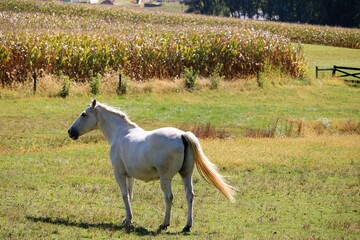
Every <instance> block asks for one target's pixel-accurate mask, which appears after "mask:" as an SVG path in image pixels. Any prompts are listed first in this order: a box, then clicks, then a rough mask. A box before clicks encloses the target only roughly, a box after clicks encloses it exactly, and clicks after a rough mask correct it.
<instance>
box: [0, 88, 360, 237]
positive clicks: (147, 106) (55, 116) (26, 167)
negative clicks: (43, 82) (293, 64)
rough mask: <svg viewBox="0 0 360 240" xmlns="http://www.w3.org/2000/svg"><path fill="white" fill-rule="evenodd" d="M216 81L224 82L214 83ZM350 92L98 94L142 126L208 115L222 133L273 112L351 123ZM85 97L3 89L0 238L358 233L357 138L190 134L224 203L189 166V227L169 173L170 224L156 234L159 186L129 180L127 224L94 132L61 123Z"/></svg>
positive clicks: (354, 112) (354, 109) (354, 99)
mask: <svg viewBox="0 0 360 240" xmlns="http://www.w3.org/2000/svg"><path fill="white" fill-rule="evenodd" d="M224 88H225V87H224ZM359 98H360V95H359V89H357V88H350V87H348V86H346V85H343V84H338V85H336V86H332V85H328V84H313V85H310V86H301V85H286V86H281V87H280V86H278V87H273V88H271V89H249V90H246V89H245V90H241V89H232V90H229V91H225V90H224V89H218V90H214V91H210V90H202V91H197V92H193V93H186V92H182V93H162V94H155V93H149V94H135V95H128V96H124V97H116V96H105V95H100V96H99V97H98V100H100V101H102V102H106V103H109V104H110V105H113V106H118V107H120V108H121V109H123V110H124V111H125V112H127V113H128V114H129V116H130V118H131V119H132V120H133V121H135V122H136V123H138V124H139V125H140V126H142V127H144V128H145V129H152V128H154V127H160V126H181V124H183V123H194V124H195V123H211V124H213V125H214V126H216V127H219V128H222V127H225V128H227V129H228V130H230V131H232V132H237V131H239V132H241V131H242V129H243V128H245V127H248V126H266V125H267V124H268V123H270V122H272V121H273V119H274V118H276V117H278V116H282V117H291V118H295V119H302V120H304V121H318V119H320V118H321V119H323V118H327V119H329V120H330V121H336V120H347V119H353V120H357V121H358V120H359V118H360V112H359V111H360V109H359V107H358V104H357V103H358V102H359V100H360V99H359ZM89 103H90V97H87V96H79V95H74V96H70V97H69V98H67V99H60V98H48V97H44V96H38V97H33V96H27V97H22V96H20V95H18V93H12V92H11V91H8V90H4V91H2V94H1V99H0V104H1V106H2V107H1V110H0V121H1V122H0V159H1V160H0V169H1V171H0V182H1V185H0V201H1V202H2V204H1V206H0V209H1V211H0V238H3V239H19V238H21V239H49V238H59V239H78V238H95V239H96V238H105V239H109V238H124V237H126V238H130V239H132V238H138V237H144V236H146V237H149V238H152V237H154V236H155V235H156V238H159V239H167V238H177V239H182V238H186V239H187V238H192V239H219V238H222V239H239V238H245V239H253V238H280V239H283V238H301V239H303V238H313V239H314V238H349V239H356V238H357V237H358V236H359V232H360V217H359V211H360V209H359V204H358V199H359V195H360V192H359V189H360V188H359V187H360V181H359V172H360V159H359V156H360V141H359V140H360V137H359V135H339V134H325V135H321V136H316V134H314V135H309V136H303V137H298V138H275V139H249V138H243V137H241V134H238V135H237V134H235V135H234V136H233V138H231V139H228V140H218V139H202V140H201V143H202V145H203V148H204V151H205V153H206V154H207V156H208V157H209V158H210V159H211V160H212V161H213V162H214V163H216V164H217V165H218V166H219V169H220V171H221V173H222V174H223V175H224V176H226V178H227V179H228V181H229V182H230V183H231V184H233V185H234V186H236V187H237V188H238V189H239V192H238V194H237V196H236V203H235V204H232V203H230V202H228V201H227V200H226V199H225V197H223V196H222V195H221V194H220V193H219V192H218V191H217V190H216V189H215V188H213V187H212V186H211V185H209V184H207V183H206V182H205V181H204V180H203V179H201V177H200V176H199V175H198V173H197V172H196V173H195V179H194V187H195V196H196V197H195V207H194V219H195V220H194V226H193V231H192V232H191V233H190V234H188V235H183V234H182V233H181V232H180V231H181V229H182V227H183V225H184V224H185V221H186V203H185V198H184V191H183V187H182V184H181V180H180V178H179V177H178V176H177V177H175V179H174V183H173V185H174V186H173V188H174V189H173V190H174V195H175V200H174V207H173V212H172V218H171V226H170V227H169V229H168V230H167V231H164V232H162V233H160V234H157V233H156V230H157V227H158V225H159V224H160V223H161V222H162V219H163V214H164V202H163V196H162V192H161V190H160V187H159V183H158V182H157V181H156V182H152V183H143V182H140V181H138V182H137V184H136V187H135V196H134V201H133V203H132V206H133V213H134V219H133V220H134V222H135V224H134V229H132V231H130V232H127V231H126V230H125V229H122V228H121V227H120V223H121V221H122V218H123V217H124V212H125V210H124V206H123V203H122V200H121V197H120V194H119V190H118V186H117V184H116V182H115V180H114V177H113V175H112V168H111V164H110V161H109V158H108V151H109V147H108V144H107V143H106V141H105V140H104V138H103V137H102V136H101V135H100V133H99V132H94V133H90V134H88V135H85V136H83V137H82V138H80V140H78V141H72V140H71V139H69V138H68V137H67V128H68V127H69V126H70V124H71V123H72V122H73V120H74V119H75V118H76V117H77V115H78V114H79V113H80V112H81V111H82V110H83V109H84V108H85V107H86V106H87V105H88V104H89Z"/></svg>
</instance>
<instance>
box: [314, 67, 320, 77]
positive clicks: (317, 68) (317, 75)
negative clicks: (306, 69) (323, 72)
mask: <svg viewBox="0 0 360 240" xmlns="http://www.w3.org/2000/svg"><path fill="white" fill-rule="evenodd" d="M315 71H316V73H315V75H316V79H317V78H318V77H319V74H318V71H319V67H318V66H316V68H315Z"/></svg>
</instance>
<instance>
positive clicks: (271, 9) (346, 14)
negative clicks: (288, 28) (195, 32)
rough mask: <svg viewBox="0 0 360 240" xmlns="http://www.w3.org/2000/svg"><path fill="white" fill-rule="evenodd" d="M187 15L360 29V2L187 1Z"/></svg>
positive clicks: (280, 0) (330, 0)
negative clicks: (229, 16) (189, 13)
mask: <svg viewBox="0 0 360 240" xmlns="http://www.w3.org/2000/svg"><path fill="white" fill-rule="evenodd" d="M184 3H185V4H186V5H188V6H189V10H188V12H192V13H199V14H207V15H217V16H219V15H222V16H228V15H233V16H237V17H244V18H254V17H257V18H258V17H262V18H264V19H267V20H276V21H283V22H300V23H311V24H322V25H330V26H343V27H360V1H359V0H302V1H298V0H184ZM230 13H231V14H230Z"/></svg>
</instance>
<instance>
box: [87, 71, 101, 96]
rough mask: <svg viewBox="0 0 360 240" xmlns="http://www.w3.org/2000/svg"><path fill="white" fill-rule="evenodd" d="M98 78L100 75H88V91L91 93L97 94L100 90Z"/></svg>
mask: <svg viewBox="0 0 360 240" xmlns="http://www.w3.org/2000/svg"><path fill="white" fill-rule="evenodd" d="M100 79H101V75H100V74H96V76H93V77H90V79H89V83H90V92H91V94H93V95H97V94H99V92H100Z"/></svg>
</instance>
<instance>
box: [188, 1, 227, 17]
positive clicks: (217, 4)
mask: <svg viewBox="0 0 360 240" xmlns="http://www.w3.org/2000/svg"><path fill="white" fill-rule="evenodd" d="M183 2H184V4H185V5H187V6H188V7H189V8H188V10H187V12H189V13H199V14H205V15H215V16H229V8H228V7H227V5H226V4H225V2H224V0H184V1H183Z"/></svg>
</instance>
